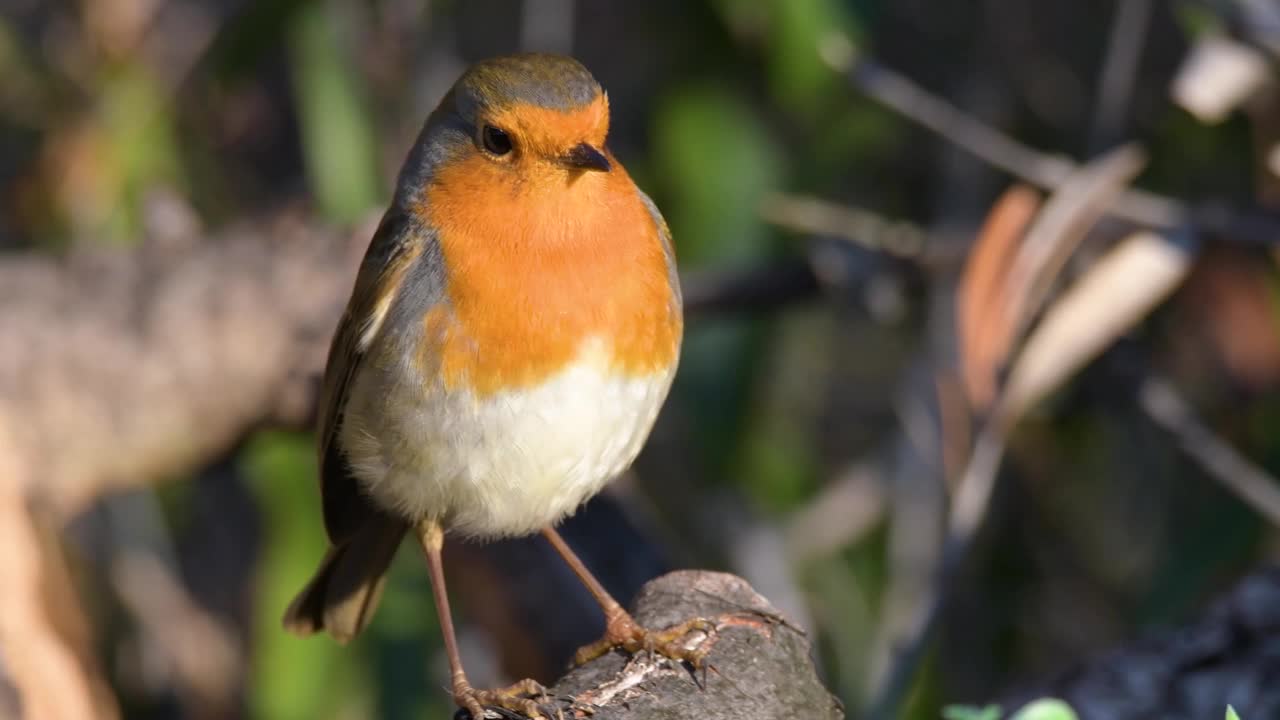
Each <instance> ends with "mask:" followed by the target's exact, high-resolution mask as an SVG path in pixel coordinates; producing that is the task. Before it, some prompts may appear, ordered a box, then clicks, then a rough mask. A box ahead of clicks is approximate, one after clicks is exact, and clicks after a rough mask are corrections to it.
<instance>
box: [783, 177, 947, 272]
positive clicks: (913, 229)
mask: <svg viewBox="0 0 1280 720" xmlns="http://www.w3.org/2000/svg"><path fill="white" fill-rule="evenodd" d="M760 216H761V217H762V218H764V220H765V222H768V223H771V224H773V225H777V226H779V227H782V228H786V229H787V230H792V231H794V232H799V233H805V234H808V235H828V236H831V237H836V238H840V239H841V240H847V241H849V242H851V243H853V244H855V245H857V246H859V247H863V248H866V249H868V250H878V251H881V252H886V253H889V254H890V255H895V256H897V257H904V258H915V257H918V256H920V255H921V254H922V253H924V252H925V250H926V249H927V248H928V242H927V240H928V238H927V236H926V235H925V232H924V231H923V230H922V229H920V227H919V226H917V225H914V224H912V223H909V222H904V221H900V220H890V219H888V218H885V217H884V216H883V215H880V214H878V213H874V212H871V211H870V210H864V209H862V208H857V207H850V206H848V205H841V204H838V203H833V202H828V201H826V200H821V199H819V198H815V197H808V196H804V195H789V194H785V193H771V194H769V195H766V196H765V197H764V200H763V201H762V202H761V204H760Z"/></svg>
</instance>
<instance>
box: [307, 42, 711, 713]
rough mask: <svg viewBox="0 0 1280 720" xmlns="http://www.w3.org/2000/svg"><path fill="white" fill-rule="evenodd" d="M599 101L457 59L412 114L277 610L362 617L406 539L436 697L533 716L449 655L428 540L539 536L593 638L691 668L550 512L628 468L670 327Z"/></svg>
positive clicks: (673, 354) (333, 352)
mask: <svg viewBox="0 0 1280 720" xmlns="http://www.w3.org/2000/svg"><path fill="white" fill-rule="evenodd" d="M609 120H610V116H609V99H608V95H607V94H606V92H605V91H604V90H603V88H602V87H601V86H600V84H599V83H598V82H597V81H596V79H595V78H594V77H593V75H592V74H591V72H590V71H589V70H587V68H586V67H585V66H583V65H582V64H581V63H580V62H578V61H577V60H575V59H573V58H570V57H566V56H561V55H550V54H536V53H534V54H519V55H508V56H502V57H495V58H490V59H487V60H482V61H480V62H477V63H475V64H473V65H471V66H470V67H469V68H467V69H466V70H465V71H464V72H463V73H462V74H461V76H460V77H459V78H458V79H457V81H456V82H455V84H454V85H453V87H452V88H451V89H450V90H449V92H448V93H447V94H446V95H445V96H444V98H443V99H442V100H441V101H440V103H439V105H438V106H437V107H436V109H435V110H434V111H433V112H431V114H430V115H429V116H428V117H427V120H426V122H425V124H424V125H423V127H422V130H421V132H420V133H419V134H418V137H417V140H416V141H415V143H414V144H413V146H412V148H411V149H410V151H409V152H408V155H407V157H406V159H405V162H404V164H403V166H402V168H401V170H400V173H399V176H398V179H397V182H396V188H395V191H394V194H393V196H392V198H391V201H390V203H389V206H388V208H387V210H386V212H385V213H384V214H383V216H382V219H381V221H380V223H379V224H378V226H377V229H376V230H375V231H374V233H373V237H372V239H371V241H370V244H369V248H368V250H367V252H366V254H365V256H364V259H363V260H362V261H361V264H360V268H359V271H358V273H357V277H356V280H355V286H354V288H353V290H352V294H351V298H350V300H349V302H348V304H347V307H346V310H345V312H344V314H343V316H342V318H341V320H340V322H339V324H338V328H337V330H336V332H335V334H334V337H333V341H332V344H331V346H330V351H329V355H328V361H327V363H326V366H325V372H324V381H323V384H322V387H321V393H320V399H319V406H318V415H319V422H318V431H317V445H318V459H319V474H320V486H321V498H322V500H321V504H322V511H323V517H324V526H325V530H326V534H327V535H328V539H329V548H328V551H327V552H326V553H325V555H324V557H323V559H322V560H321V562H320V565H319V568H318V569H317V570H316V572H315V574H314V575H313V577H312V579H311V581H310V582H309V583H308V584H307V585H306V586H305V587H304V588H303V589H302V591H301V592H300V593H299V594H298V596H297V597H296V599H295V600H294V601H293V602H292V603H291V604H290V606H289V607H288V609H287V610H286V612H285V616H284V626H285V628H286V629H287V630H289V631H291V632H293V633H296V634H299V635H310V634H314V633H320V632H326V633H328V634H329V635H331V636H332V637H333V638H335V639H336V640H338V641H339V642H342V643H345V642H347V641H349V640H351V639H352V638H354V637H355V636H356V635H357V634H358V633H359V632H360V631H361V630H362V629H363V628H364V627H365V626H366V625H367V624H368V623H369V622H370V619H371V618H372V616H373V613H374V611H375V609H376V607H377V604H378V599H379V596H380V594H381V592H382V589H383V586H384V584H385V577H386V571H387V568H388V566H389V564H390V562H391V559H392V556H393V555H394V554H395V552H396V550H397V548H398V547H399V546H400V544H401V542H402V540H403V538H404V537H405V536H406V535H408V534H410V533H412V534H413V535H414V536H415V538H416V540H417V542H418V544H419V545H420V546H421V549H422V551H423V553H424V555H425V558H426V564H427V569H428V573H429V576H430V581H431V588H432V593H433V595H434V597H435V601H436V602H435V604H436V608H437V612H438V615H439V622H440V626H441V629H442V634H443V639H444V645H445V651H446V654H447V655H448V660H449V666H450V672H451V691H452V696H453V700H454V702H455V703H456V704H457V705H459V706H460V707H462V708H465V709H466V710H468V711H469V712H470V713H471V716H472V718H474V719H475V720H480V718H482V717H483V716H484V712H485V708H486V707H491V708H502V709H505V710H512V711H517V712H521V713H524V714H526V715H531V716H537V715H539V714H545V713H543V710H545V705H543V704H540V703H539V702H538V701H537V700H535V698H537V697H540V696H541V697H545V695H543V693H545V690H543V688H542V687H541V686H540V685H539V684H538V683H536V682H534V681H532V680H523V681H521V682H518V683H515V684H514V685H512V686H510V687H507V688H498V689H493V690H482V689H477V688H474V687H473V686H472V685H471V684H470V682H469V681H468V679H467V676H466V673H465V671H464V669H463V667H462V662H461V659H460V657H459V655H458V647H457V640H456V637H455V633H454V629H453V623H452V620H451V613H450V609H449V601H448V593H447V590H446V585H445V576H444V568H443V564H442V559H441V558H442V549H443V545H444V538H445V536H446V534H448V535H450V536H457V537H461V538H464V539H475V540H498V539H502V538H509V537H516V536H525V535H532V534H537V533H541V534H542V535H543V536H545V537H546V539H547V540H548V541H549V542H550V543H551V545H552V547H553V548H554V549H555V550H556V552H557V553H559V554H560V556H561V557H563V558H564V560H565V562H566V563H567V564H568V565H569V567H570V568H571V569H572V571H573V572H574V574H575V575H576V576H577V577H578V578H579V579H580V580H581V581H582V583H583V584H584V585H585V586H586V587H587V589H588V590H589V591H590V593H591V594H592V596H593V597H594V598H595V599H596V601H597V602H598V603H599V605H600V607H601V609H602V611H603V613H604V616H605V627H606V631H605V634H604V637H603V638H601V640H600V641H599V642H597V643H593V644H592V645H589V646H587V647H585V648H583V649H582V650H580V651H579V652H578V654H577V655H576V656H575V660H576V661H578V662H586V661H588V660H590V659H592V658H593V657H597V656H599V655H602V654H604V653H606V652H609V651H610V650H611V649H613V648H622V649H623V650H626V651H629V652H639V651H641V650H648V651H653V652H657V653H660V654H662V655H665V656H667V657H670V658H673V659H676V660H679V661H686V662H689V663H691V664H692V665H694V666H695V667H697V666H698V665H699V664H700V663H701V661H702V655H701V654H700V652H701V651H700V650H698V649H694V650H689V649H687V645H686V644H685V642H684V639H685V638H687V636H688V634H689V633H690V632H692V631H694V630H703V631H704V632H708V633H709V632H711V631H713V630H714V627H712V626H710V625H709V624H708V622H707V621H705V620H702V619H699V618H692V619H690V620H689V621H687V622H684V623H680V624H678V625H676V626H673V627H671V628H666V629H661V630H650V629H647V628H644V627H641V626H640V625H639V624H638V623H637V622H636V621H635V620H634V619H633V618H632V617H631V616H630V615H629V614H628V613H627V612H626V611H625V610H624V609H623V607H622V606H621V605H620V604H619V603H618V601H617V600H615V599H614V598H613V597H611V596H610V595H609V593H608V592H607V591H606V590H605V589H604V587H603V586H602V585H601V584H600V583H599V582H598V581H597V580H596V579H595V578H594V577H593V576H592V574H591V572H590V571H589V570H588V569H587V567H586V566H585V565H584V564H583V562H582V561H581V560H580V559H579V558H578V557H577V556H576V555H575V554H574V552H573V550H572V549H571V548H570V547H569V546H568V545H567V544H566V543H565V541H564V539H563V538H562V537H561V536H560V534H559V533H558V532H557V531H556V529H555V526H556V524H557V523H559V522H560V521H562V520H563V519H564V518H566V517H567V516H569V515H570V514H572V513H573V512H574V511H575V510H576V509H577V508H579V507H580V506H581V505H582V504H583V503H584V502H586V501H587V500H588V499H590V498H591V497H592V496H594V495H595V494H597V493H598V492H600V491H601V490H602V489H603V488H604V487H605V486H606V484H607V483H608V482H609V481H610V480H611V479H613V478H614V477H616V476H617V475H619V474H620V473H622V472H623V471H624V470H626V469H627V468H628V467H629V466H630V465H631V463H632V461H633V460H634V459H635V457H636V455H637V454H638V453H639V451H640V449H641V447H642V445H643V444H644V443H645V441H646V439H647V437H648V435H649V433H650V431H651V429H652V427H653V424H654V422H655V419H656V417H657V415H658V411H659V409H660V408H661V407H662V405H663V404H664V402H665V400H666V397H667V395H668V392H669V390H670V388H671V383H672V379H673V377H674V375H675V372H676V368H677V365H678V361H679V355H680V347H681V341H682V337H683V325H684V321H683V314H682V299H681V291H680V282H679V277H678V275H677V272H676V261H675V251H674V248H673V245H672V241H671V233H670V231H669V229H668V227H667V224H666V222H665V221H664V220H663V217H662V214H661V213H660V212H659V211H658V208H657V206H656V205H655V204H654V203H653V201H652V200H651V199H650V198H649V196H648V195H646V194H645V193H644V192H643V191H641V190H640V189H639V188H638V187H637V186H636V184H635V183H634V181H633V180H632V179H631V177H630V176H629V175H628V174H627V171H626V170H625V169H624V168H623V166H622V164H621V163H620V162H618V160H617V158H615V157H614V155H613V154H612V153H611V152H610V150H609V148H608V145H607V142H606V141H607V139H608V133H609Z"/></svg>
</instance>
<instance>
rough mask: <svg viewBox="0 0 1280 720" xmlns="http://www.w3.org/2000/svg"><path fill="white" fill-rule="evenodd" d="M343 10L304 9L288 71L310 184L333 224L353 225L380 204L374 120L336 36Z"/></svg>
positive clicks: (321, 5)
mask: <svg viewBox="0 0 1280 720" xmlns="http://www.w3.org/2000/svg"><path fill="white" fill-rule="evenodd" d="M338 12H339V8H338V7H337V6H336V5H335V4H334V3H331V2H316V3H312V4H309V5H306V6H304V7H302V8H300V9H299V10H298V12H297V14H296V15H295V16H294V18H293V20H292V22H291V26H290V28H289V55H290V58H289V60H290V63H289V64H290V69H291V70H292V73H293V83H294V88H295V90H294V91H295V93H296V96H297V103H298V122H299V124H300V125H301V130H302V150H303V157H304V158H305V161H306V169H307V182H308V183H309V184H310V186H311V190H312V192H314V193H315V196H316V201H317V203H318V204H319V207H320V210H321V212H323V213H324V215H325V217H327V218H328V219H330V220H335V221H338V222H354V221H356V220H358V219H359V218H360V217H361V216H362V215H363V214H364V213H366V212H368V211H369V210H370V209H371V208H372V207H374V206H375V205H376V204H377V203H378V198H379V195H380V192H379V190H380V189H379V185H380V184H381V183H380V181H379V174H378V151H377V143H376V141H375V139H374V136H375V133H374V129H373V122H372V120H370V118H369V114H368V108H367V107H366V105H365V102H364V99H363V98H362V97H361V95H360V92H359V91H358V84H357V78H356V77H355V74H354V71H353V69H352V68H354V67H355V62H354V61H353V60H352V58H351V57H350V55H351V53H350V52H348V51H346V49H345V48H344V46H343V43H342V42H340V40H341V37H340V35H339V34H338V31H337V29H338V27H339V26H340V18H339V17H337V15H338Z"/></svg>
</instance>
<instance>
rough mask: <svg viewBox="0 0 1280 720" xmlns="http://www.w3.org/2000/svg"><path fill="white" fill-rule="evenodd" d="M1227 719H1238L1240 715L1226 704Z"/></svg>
mask: <svg viewBox="0 0 1280 720" xmlns="http://www.w3.org/2000/svg"><path fill="white" fill-rule="evenodd" d="M1227 720H1240V716H1239V715H1237V714H1236V709H1235V708H1233V707H1231V706H1230V705H1228V706H1227Z"/></svg>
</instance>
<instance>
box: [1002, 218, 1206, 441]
mask: <svg viewBox="0 0 1280 720" xmlns="http://www.w3.org/2000/svg"><path fill="white" fill-rule="evenodd" d="M1193 254H1194V253H1193V251H1192V250H1191V249H1190V243H1178V242H1175V241H1174V240H1173V239H1172V238H1168V237H1165V236H1162V235H1159V234H1156V233H1153V232H1139V233H1135V234H1133V235H1131V236H1129V237H1128V238H1126V239H1125V240H1123V241H1122V242H1121V243H1120V244H1119V245H1117V246H1116V247H1115V248H1114V249H1112V250H1111V251H1110V252H1108V253H1107V254H1106V255H1105V256H1104V257H1103V258H1102V259H1100V260H1099V261H1098V262H1097V263H1096V264H1094V266H1093V267H1091V268H1090V269H1089V271H1088V272H1087V273H1085V274H1084V276H1083V277H1081V278H1080V280H1079V281H1077V282H1076V283H1075V284H1074V285H1073V286H1072V287H1071V288H1069V289H1068V290H1067V291H1066V292H1064V293H1063V294H1062V295H1061V296H1060V297H1059V298H1058V299H1057V300H1056V301H1055V302H1054V303H1053V305H1052V306H1051V307H1050V308H1049V310H1048V311H1047V313H1046V314H1045V317H1044V319H1043V320H1042V321H1041V322H1040V324H1039V325H1038V326H1037V327H1036V329H1035V331H1034V332H1032V334H1031V336H1030V337H1029V338H1028V340H1027V344H1026V347H1025V348H1024V349H1023V351H1022V352H1021V353H1020V354H1019V356H1018V359H1017V360H1016V362H1015V363H1014V365H1013V368H1012V370H1011V371H1010V375H1009V380H1008V383H1007V384H1006V385H1005V391H1004V395H1003V397H1002V398H1001V413H1000V415H1001V420H1002V421H1003V422H1004V423H1005V426H1006V427H1007V426H1008V425H1009V424H1012V423H1013V422H1016V421H1017V419H1018V417H1020V416H1021V414H1022V413H1023V411H1025V410H1026V408H1027V407H1029V406H1030V405H1032V404H1034V403H1035V402H1037V401H1038V400H1040V399H1041V398H1043V397H1044V396H1045V395H1047V394H1048V393H1050V392H1051V391H1053V390H1054V389H1056V388H1058V387H1059V386H1061V385H1062V384H1063V383H1064V382H1065V381H1066V380H1067V379H1068V378H1070V377H1071V376H1072V375H1074V374H1075V373H1076V371H1078V370H1079V369H1080V368H1081V367H1083V366H1084V365H1085V364H1086V363H1088V362H1089V361H1090V360H1092V359H1093V358H1094V357H1095V356H1097V355H1098V354H1099V353H1100V352H1102V351H1103V350H1104V349H1106V348H1107V347H1108V346H1109V345H1111V343H1113V342H1115V340H1116V339H1117V338H1119V337H1120V336H1121V335H1123V334H1124V333H1126V332H1128V331H1129V330H1130V329H1131V328H1133V327H1134V326H1135V325H1136V324H1137V323H1138V322H1139V321H1141V320H1142V319H1143V318H1144V317H1146V316H1147V314H1148V313H1149V312H1150V311H1151V310H1152V308H1154V307H1155V306H1156V305H1158V304H1159V303H1160V302H1161V301H1162V300H1163V299H1164V298H1165V297H1167V296H1168V295H1169V293H1170V292H1171V291H1172V290H1173V289H1174V288H1175V287H1177V285H1178V284H1179V283H1180V282H1181V281H1182V279H1183V278H1184V277H1186V275H1187V272H1188V270H1190V268H1191V260H1192V257H1193Z"/></svg>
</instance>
